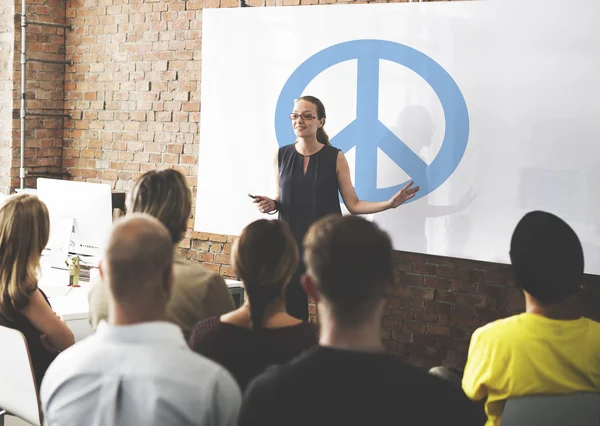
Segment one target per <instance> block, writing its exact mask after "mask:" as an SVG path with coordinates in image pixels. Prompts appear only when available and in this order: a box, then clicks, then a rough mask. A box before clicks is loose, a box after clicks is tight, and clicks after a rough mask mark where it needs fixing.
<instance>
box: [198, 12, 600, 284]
mask: <svg viewBox="0 0 600 426" xmlns="http://www.w3.org/2000/svg"><path fill="white" fill-rule="evenodd" d="M598 16H600V2H598V1H597V0H578V1H575V2H565V1H564V0H526V1H524V0H518V1H517V0H497V1H494V0H489V1H465V2H432V3H416V2H415V3H403V4H369V5H331V6H298V7H273V8H270V7H267V8H242V9H215V10H211V9H208V10H204V12H203V30H202V31H203V35H202V99H201V100H202V111H201V125H200V129H201V130H200V132H201V133H200V147H199V167H198V192H197V206H196V218H195V229H196V230H197V231H202V232H210V233H218V234H229V235H239V233H240V231H241V230H242V228H243V227H244V226H246V225H247V224H248V223H250V222H251V221H253V220H256V219H258V218H260V217H267V218H273V217H274V216H263V215H261V214H260V213H258V212H257V211H256V209H255V206H254V205H253V204H252V202H251V200H250V198H248V196H247V194H248V193H253V194H262V195H271V194H273V192H274V185H275V171H274V158H275V155H276V151H277V149H278V147H279V146H283V145H287V144H289V143H293V142H294V134H293V132H292V127H291V123H290V121H289V118H288V114H289V113H290V112H291V109H292V107H293V100H294V99H295V98H297V97H299V96H301V95H303V94H311V95H314V96H317V97H318V98H320V99H321V100H322V101H323V102H324V104H325V106H326V109H327V125H326V129H327V131H328V133H329V135H330V136H331V137H332V143H333V145H334V146H337V147H339V148H340V149H342V151H343V152H344V153H345V155H346V157H347V158H348V162H349V164H350V167H351V172H352V178H353V183H354V184H355V187H356V189H357V193H358V195H359V197H361V199H365V200H369V201H378V200H383V199H387V198H389V196H390V195H391V194H392V193H394V192H395V191H396V190H397V189H398V188H399V187H400V185H402V184H403V183H404V182H406V181H407V180H409V179H414V180H415V182H416V184H417V185H420V186H421V187H422V190H421V191H420V192H419V196H418V197H417V198H415V199H414V200H413V201H412V202H410V203H407V204H405V205H402V206H400V207H399V208H397V209H395V210H389V211H386V212H383V213H379V214H375V215H373V216H371V217H370V219H371V220H373V221H375V222H377V223H378V224H380V225H381V226H382V227H383V228H384V229H385V230H386V231H388V232H389V234H390V235H391V237H392V239H393V243H394V247H395V249H397V250H402V251H409V252H417V253H426V254H432V255H441V256H450V257H455V258H466V259H475V260H483V261H491V262H499V263H508V262H509V257H508V250H509V243H510V237H511V234H512V231H513V229H514V227H515V225H516V224H517V222H518V221H519V219H520V218H521V217H522V216H523V215H524V214H525V213H526V212H528V211H531V210H545V211H549V212H552V213H554V214H556V215H558V216H560V217H562V218H563V219H565V220H566V221H567V222H568V223H569V224H570V225H571V226H572V227H573V228H574V229H575V230H576V231H577V233H578V234H579V237H580V238H581V241H582V243H583V245H584V250H585V256H586V272H587V273H591V274H600V191H599V190H598V184H599V183H600V102H599V101H600V79H599V76H600V25H598V22H597V18H598ZM275 217H276V216H275Z"/></svg>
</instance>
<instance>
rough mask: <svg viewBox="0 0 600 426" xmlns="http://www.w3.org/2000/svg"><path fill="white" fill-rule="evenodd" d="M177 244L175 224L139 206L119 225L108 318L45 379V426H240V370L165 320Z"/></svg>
mask: <svg viewBox="0 0 600 426" xmlns="http://www.w3.org/2000/svg"><path fill="white" fill-rule="evenodd" d="M172 254H173V246H172V244H171V241H170V239H169V234H168V232H167V229H166V228H165V227H164V226H163V225H162V224H161V223H160V222H158V221H157V220H156V219H154V218H152V217H150V216H148V215H139V214H135V215H132V216H130V217H129V218H127V219H124V220H122V221H120V222H119V223H118V224H116V225H115V227H114V229H113V232H112V234H111V238H110V241H109V244H108V247H107V251H106V256H105V258H104V260H103V263H102V265H101V268H100V272H101V274H102V277H103V279H104V280H106V283H107V284H108V288H109V294H110V299H109V318H108V323H106V322H104V321H103V322H101V323H100V325H99V326H98V329H97V331H96V333H94V334H93V335H92V336H90V337H88V338H87V339H85V340H84V341H82V342H80V343H79V344H77V345H75V346H74V347H73V348H71V349H69V350H67V351H65V352H63V353H62V354H60V355H59V356H58V357H57V359H56V361H55V362H54V363H53V364H52V365H51V366H50V368H49V369H48V372H47V375H46V377H45V378H44V381H43V382H42V389H41V402H42V409H43V412H44V418H45V425H47V426H52V425H57V426H58V425H65V424H74V425H88V424H89V425H92V424H93V425H98V426H109V425H110V426H113V425H114V426H117V425H123V426H125V425H144V426H152V425H157V426H158V425H160V426H162V425H182V426H183V425H202V426H204V425H211V426H212V425H215V426H217V425H232V426H233V425H235V424H236V423H237V412H238V410H239V404H240V399H241V395H240V391H239V387H238V386H237V385H236V383H235V381H234V380H233V378H232V377H231V375H230V374H229V373H228V372H227V371H226V370H225V369H223V368H222V367H221V366H219V365H217V364H216V363H214V362H212V361H210V360H208V359H206V358H204V357H201V356H199V355H197V354H195V353H193V352H192V351H191V350H190V349H189V348H188V346H187V344H186V341H185V339H184V336H183V333H182V331H181V329H180V328H179V327H178V326H177V325H175V324H172V323H171V322H167V321H166V320H165V318H166V313H165V307H166V304H167V301H168V299H169V296H170V291H171V287H172V262H173V256H172Z"/></svg>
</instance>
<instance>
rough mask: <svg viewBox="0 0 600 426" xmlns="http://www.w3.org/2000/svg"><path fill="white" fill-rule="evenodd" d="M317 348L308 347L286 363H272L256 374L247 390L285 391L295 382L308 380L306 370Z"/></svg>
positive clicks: (310, 367)
mask: <svg viewBox="0 0 600 426" xmlns="http://www.w3.org/2000/svg"><path fill="white" fill-rule="evenodd" d="M317 351H318V348H317V347H315V348H312V349H308V350H307V351H305V352H303V353H302V354H300V355H299V356H297V357H296V358H294V359H292V360H291V361H290V362H288V363H287V364H274V365H272V366H270V367H268V368H267V369H266V370H265V371H264V372H263V373H262V374H260V375H258V376H257V377H256V378H255V379H254V380H253V381H252V382H251V386H250V388H249V390H252V389H253V390H254V391H255V392H260V393H263V394H264V393H269V392H271V391H275V392H277V394H278V395H279V392H282V393H285V391H286V389H296V388H297V386H296V385H293V384H292V383H296V382H299V381H302V380H310V379H309V378H308V375H307V374H306V373H307V372H309V371H311V370H312V369H313V365H314V363H313V361H314V358H315V354H316V353H317Z"/></svg>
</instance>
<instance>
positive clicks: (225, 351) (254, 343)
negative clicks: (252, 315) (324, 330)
mask: <svg viewBox="0 0 600 426" xmlns="http://www.w3.org/2000/svg"><path fill="white" fill-rule="evenodd" d="M317 341H318V332H317V328H316V327H315V325H313V324H311V323H308V322H301V323H300V324H298V325H293V326H289V327H280V328H263V329H261V330H259V331H252V330H250V329H247V328H243V327H240V326H237V325H233V324H228V323H224V322H221V320H220V318H219V317H212V318H207V319H205V320H204V321H200V322H199V323H198V324H196V326H195V327H194V329H193V331H192V335H191V337H190V341H189V346H190V348H192V350H194V351H195V352H197V353H199V354H201V355H204V356H205V357H207V358H210V359H212V360H213V361H215V362H217V363H219V364H221V365H222V366H223V367H225V368H226V369H227V370H228V371H229V372H230V373H231V375H232V376H233V377H234V378H235V380H236V381H237V382H238V385H239V386H240V388H241V389H242V391H243V390H244V389H245V388H246V386H247V385H248V382H249V381H250V380H251V379H253V378H254V377H255V376H257V375H258V374H260V373H262V372H263V371H264V370H265V369H266V368H267V367H269V366H270V365H274V364H284V363H286V362H288V361H290V360H292V359H293V358H295V357H296V356H298V355H300V354H301V353H302V352H303V351H305V350H307V349H309V348H311V347H313V346H316V345H317Z"/></svg>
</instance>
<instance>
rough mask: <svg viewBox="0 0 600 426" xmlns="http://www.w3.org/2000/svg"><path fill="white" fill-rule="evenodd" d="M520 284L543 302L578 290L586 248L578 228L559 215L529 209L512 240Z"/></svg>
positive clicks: (511, 248) (515, 267) (514, 264)
mask: <svg viewBox="0 0 600 426" xmlns="http://www.w3.org/2000/svg"><path fill="white" fill-rule="evenodd" d="M510 258H511V262H512V265H513V269H514V272H515V279H516V282H517V285H518V286H519V287H521V288H522V289H523V290H525V291H526V292H527V293H529V294H530V295H531V296H533V297H534V298H536V299H537V300H538V301H539V302H541V303H544V304H554V303H559V302H562V301H564V300H565V299H567V298H568V297H570V296H572V295H574V294H576V293H577V292H578V290H579V286H580V285H581V283H582V281H583V269H584V261H583V248H582V247H581V242H580V241H579V238H578V237H577V234H575V231H573V229H572V228H571V227H570V226H569V225H568V224H567V223H566V222H565V221H563V220H562V219H560V218H558V217H557V216H555V215H553V214H550V213H546V212H542V211H533V212H530V213H527V214H526V215H525V216H524V217H523V218H522V219H521V221H520V222H519V223H518V225H517V227H516V228H515V231H514V233H513V236H512V240H511V243H510Z"/></svg>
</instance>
